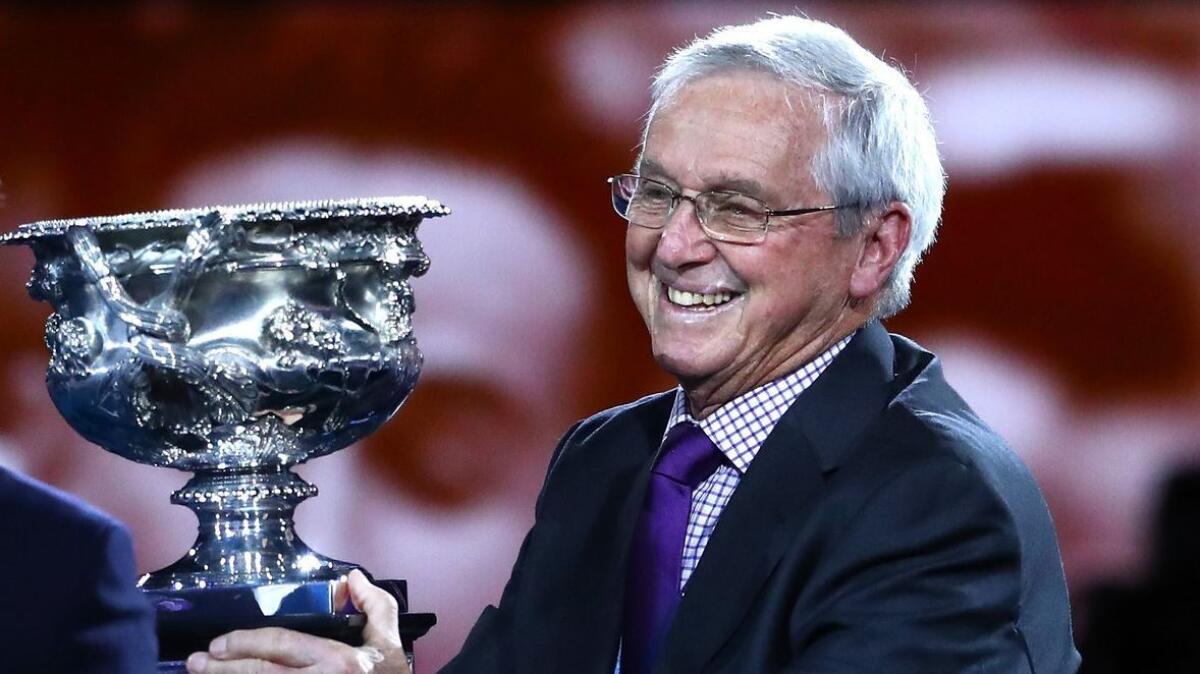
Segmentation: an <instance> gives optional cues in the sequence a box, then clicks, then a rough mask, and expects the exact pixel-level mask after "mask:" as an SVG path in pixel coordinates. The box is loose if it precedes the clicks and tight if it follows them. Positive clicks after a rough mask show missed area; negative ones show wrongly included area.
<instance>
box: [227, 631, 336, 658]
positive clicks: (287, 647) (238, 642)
mask: <svg viewBox="0 0 1200 674" xmlns="http://www.w3.org/2000/svg"><path fill="white" fill-rule="evenodd" d="M349 649H350V647H349V646H347V645H345V644H342V643H339V642H337V641H332V640H330V639H323V638H321V637H315V636H312V635H311V634H303V633H301V632H293V631H292V630H286V629H283V628H281V627H264V628H262V629H257V630H237V631H234V632H230V633H229V634H225V635H222V636H219V637H217V638H216V639H213V641H212V643H211V644H210V645H209V648H208V652H209V655H211V656H212V657H213V658H214V659H216V660H242V659H258V660H265V661H267V662H273V663H275V664H279V665H286V666H288V667H307V666H309V665H312V664H316V663H318V662H322V661H327V660H330V659H331V658H336V657H339V656H341V657H345V653H342V652H341V651H346V650H349Z"/></svg>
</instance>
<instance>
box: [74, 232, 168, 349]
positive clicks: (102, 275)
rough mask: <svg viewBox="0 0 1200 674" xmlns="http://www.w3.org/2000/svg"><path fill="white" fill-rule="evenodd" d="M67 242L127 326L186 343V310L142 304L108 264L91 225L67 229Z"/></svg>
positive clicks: (97, 288)
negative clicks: (130, 294) (182, 311)
mask: <svg viewBox="0 0 1200 674" xmlns="http://www.w3.org/2000/svg"><path fill="white" fill-rule="evenodd" d="M66 239H67V243H68V244H69V245H70V246H71V250H72V251H74V253H75V257H76V258H77V259H78V260H79V266H80V267H81V268H82V269H83V276H84V278H86V279H87V280H88V282H89V283H91V284H92V286H93V287H94V288H96V291H97V292H99V293H100V296H101V297H102V298H104V302H105V304H107V305H108V307H109V308H110V309H112V310H113V312H114V313H116V315H117V316H118V317H119V318H120V319H121V320H122V321H124V322H125V324H126V325H128V326H130V327H132V328H134V329H136V330H138V331H139V332H143V333H146V334H149V335H153V336H154V337H158V338H159V339H165V340H167V341H169V342H183V341H185V340H187V338H188V335H189V334H190V332H191V326H190V325H189V323H188V320H187V317H186V316H184V315H183V313H181V312H179V311H177V310H175V309H170V308H161V309H150V308H147V307H143V306H142V305H140V304H138V303H137V302H136V301H134V299H133V298H132V297H130V296H129V293H128V292H126V290H125V287H124V286H122V285H121V281H120V280H119V279H118V278H117V277H116V275H115V274H113V272H112V268H110V267H109V266H108V261H107V260H105V258H104V251H103V250H101V249H100V243H99V242H98V241H96V234H95V232H93V231H92V230H91V229H90V228H88V227H85V226H82V225H77V226H74V227H71V228H70V229H68V230H67V231H66Z"/></svg>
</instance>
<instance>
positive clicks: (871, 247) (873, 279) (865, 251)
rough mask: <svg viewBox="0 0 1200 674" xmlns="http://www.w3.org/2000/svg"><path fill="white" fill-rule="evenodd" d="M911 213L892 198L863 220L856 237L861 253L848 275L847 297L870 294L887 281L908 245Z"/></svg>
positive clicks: (906, 207) (866, 297)
mask: <svg viewBox="0 0 1200 674" xmlns="http://www.w3.org/2000/svg"><path fill="white" fill-rule="evenodd" d="M911 232H912V213H911V212H910V211H909V210H908V206H907V205H905V204H904V202H901V201H893V202H891V203H890V204H888V205H887V207H886V208H884V209H883V211H881V212H880V213H879V214H878V215H873V216H871V218H870V219H869V220H868V221H867V225H866V227H865V228H864V230H863V232H862V234H861V235H860V236H862V237H864V238H863V248H862V252H860V253H859V256H858V262H857V264H856V265H855V267H854V272H853V273H852V274H851V276H850V296H851V297H853V298H854V299H857V300H864V299H868V298H871V297H874V296H875V295H876V294H877V293H878V292H879V291H880V290H881V289H882V288H883V285H884V283H886V282H887V279H888V276H889V275H890V274H891V273H892V269H893V268H895V266H896V263H897V262H899V261H900V255H901V254H903V253H904V249H905V248H907V247H908V239H909V235H910V234H911Z"/></svg>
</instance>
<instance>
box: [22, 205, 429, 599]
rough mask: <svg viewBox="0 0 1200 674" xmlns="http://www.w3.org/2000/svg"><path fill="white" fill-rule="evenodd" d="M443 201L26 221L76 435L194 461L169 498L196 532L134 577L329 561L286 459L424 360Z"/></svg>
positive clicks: (304, 569)
mask: <svg viewBox="0 0 1200 674" xmlns="http://www.w3.org/2000/svg"><path fill="white" fill-rule="evenodd" d="M448 212H449V211H448V209H446V208H445V207H443V206H442V205H441V204H439V203H437V202H435V201H430V200H427V199H424V198H422V197H398V198H378V199H361V200H349V201H326V202H304V203H282V204H259V205H250V206H229V207H214V208H199V209H191V210H173V211H158V212H153V213H139V214H133V215H123V216H114V217H104V218H82V219H77V220H53V221H46V222H37V223H32V224H29V225H24V226H22V227H20V228H19V229H17V230H16V231H15V232H12V233H10V234H7V235H5V236H3V237H0V245H11V244H23V245H28V246H30V247H31V248H32V249H33V251H34V254H35V257H36V264H35V267H34V270H33V276H32V278H31V279H30V281H29V285H28V288H29V293H30V295H31V296H32V297H33V298H34V299H36V300H42V301H46V302H48V303H49V304H50V305H51V306H52V307H53V309H54V313H53V314H51V316H50V318H49V319H48V320H47V321H46V345H47V346H48V347H49V350H50V367H49V370H48V372H47V375H46V384H47V387H48V388H49V391H50V397H51V399H52V400H53V401H54V404H55V405H56V406H57V407H58V410H59V411H60V412H61V413H62V415H63V417H65V418H66V420H67V421H68V422H69V423H70V424H71V426H73V427H74V428H75V429H76V430H77V431H78V432H79V433H80V434H82V435H83V436H84V437H85V438H87V439H88V440H89V441H91V442H94V443H96V444H98V445H100V446H101V447H104V448H105V449H107V450H109V451H111V452H114V453H116V454H120V455H121V456H124V457H127V458H129V459H132V460H134V461H139V462H142V463H148V464H153V465H156V466H167V467H171V468H177V469H180V470H186V471H192V472H194V473H195V476H194V477H193V478H192V479H191V481H189V482H188V484H187V485H186V486H185V487H184V488H183V489H181V490H179V491H177V492H176V493H175V494H174V495H173V496H172V501H173V502H175V503H179V504H182V505H185V506H187V507H189V508H191V509H192V510H193V511H195V513H196V515H197V517H198V518H199V520H200V532H199V536H198V537H197V540H196V543H195V544H194V545H193V546H192V549H191V550H189V551H188V553H187V555H185V556H184V557H183V558H182V559H180V560H179V561H178V562H176V563H175V564H173V565H171V566H169V567H167V568H165V569H162V570H160V571H156V572H154V573H152V574H148V575H147V576H146V577H144V578H143V579H142V581H141V584H142V587H143V588H144V589H147V590H156V589H164V590H182V589H196V588H204V587H214V586H232V585H266V584H274V583H288V582H298V581H310V580H311V581H320V580H329V579H333V578H336V577H338V576H339V575H341V574H342V573H344V572H345V571H346V570H347V569H348V568H349V565H346V564H344V563H341V562H337V561H335V560H330V559H327V558H324V557H321V556H320V555H317V554H316V553H314V552H312V551H311V550H310V549H308V547H307V546H305V545H304V543H303V542H302V541H301V540H300V539H299V537H297V536H296V534H295V531H294V529H293V524H292V511H293V510H294V509H295V506H296V505H297V504H298V503H299V502H300V501H302V500H304V499H305V498H308V497H309V496H312V495H314V494H315V493H316V488H315V487H313V486H312V485H310V484H308V483H306V482H305V481H304V480H302V479H300V478H299V477H297V476H296V475H295V474H294V473H292V472H291V470H290V467H291V466H294V465H296V464H298V463H301V462H303V461H307V460H308V459H311V458H314V457H318V456H322V455H324V454H328V453H330V452H333V451H336V450H338V449H341V448H343V447H345V446H347V445H349V444H350V443H352V442H354V441H356V440H359V439H361V438H363V437H364V436H366V435H367V434H369V433H371V432H372V431H374V430H375V429H376V428H378V427H379V426H380V424H382V423H383V422H384V421H386V420H387V419H388V418H389V417H391V415H392V414H393V413H395V411H396V410H397V409H398V408H399V407H400V405H401V404H402V403H403V402H404V399H405V398H406V397H407V396H408V394H409V392H411V391H412V389H413V386H414V385H415V384H416V381H417V376H418V374H419V373H420V370H421V354H420V351H418V349H417V343H416V340H415V338H414V336H413V334H412V324H411V320H410V319H411V314H412V312H413V309H414V305H413V295H412V290H411V288H410V287H409V284H408V279H409V278H410V277H412V276H419V275H421V274H423V273H425V271H426V269H427V268H428V266H429V260H428V258H427V257H426V256H425V253H424V251H423V250H422V249H421V244H420V242H419V241H418V240H417V237H416V232H417V225H418V224H419V223H420V222H421V220H422V219H423V218H426V217H434V216H440V215H445V214H447V213H448Z"/></svg>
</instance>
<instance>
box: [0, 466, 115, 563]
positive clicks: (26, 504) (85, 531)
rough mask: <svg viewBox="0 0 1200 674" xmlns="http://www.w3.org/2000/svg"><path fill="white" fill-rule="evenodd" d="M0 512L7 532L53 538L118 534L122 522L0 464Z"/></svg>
mask: <svg viewBox="0 0 1200 674" xmlns="http://www.w3.org/2000/svg"><path fill="white" fill-rule="evenodd" d="M0 512H2V513H4V516H3V517H2V518H0V521H3V522H5V524H4V525H2V526H0V529H3V530H5V532H6V535H7V536H21V537H22V538H37V539H45V540H47V541H53V540H57V541H59V542H60V545H66V546H69V545H70V541H72V540H73V539H75V540H78V539H89V538H90V539H92V540H94V539H95V538H97V537H100V538H106V537H109V536H114V535H115V536H119V537H122V538H127V534H125V528H124V526H123V525H122V524H121V523H120V522H118V521H117V520H116V519H115V518H113V517H112V516H111V515H109V514H107V513H105V512H103V511H101V510H100V509H98V508H96V507H95V506H93V505H91V504H89V503H87V502H86V501H84V500H83V499H80V498H79V497H77V496H74V495H72V494H69V493H67V492H64V491H62V490H60V489H57V488H55V487H52V486H50V485H48V484H45V483H43V482H39V481H37V480H35V479H33V478H31V477H28V476H26V475H23V474H21V473H18V472H15V471H11V470H8V469H6V468H4V467H0Z"/></svg>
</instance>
